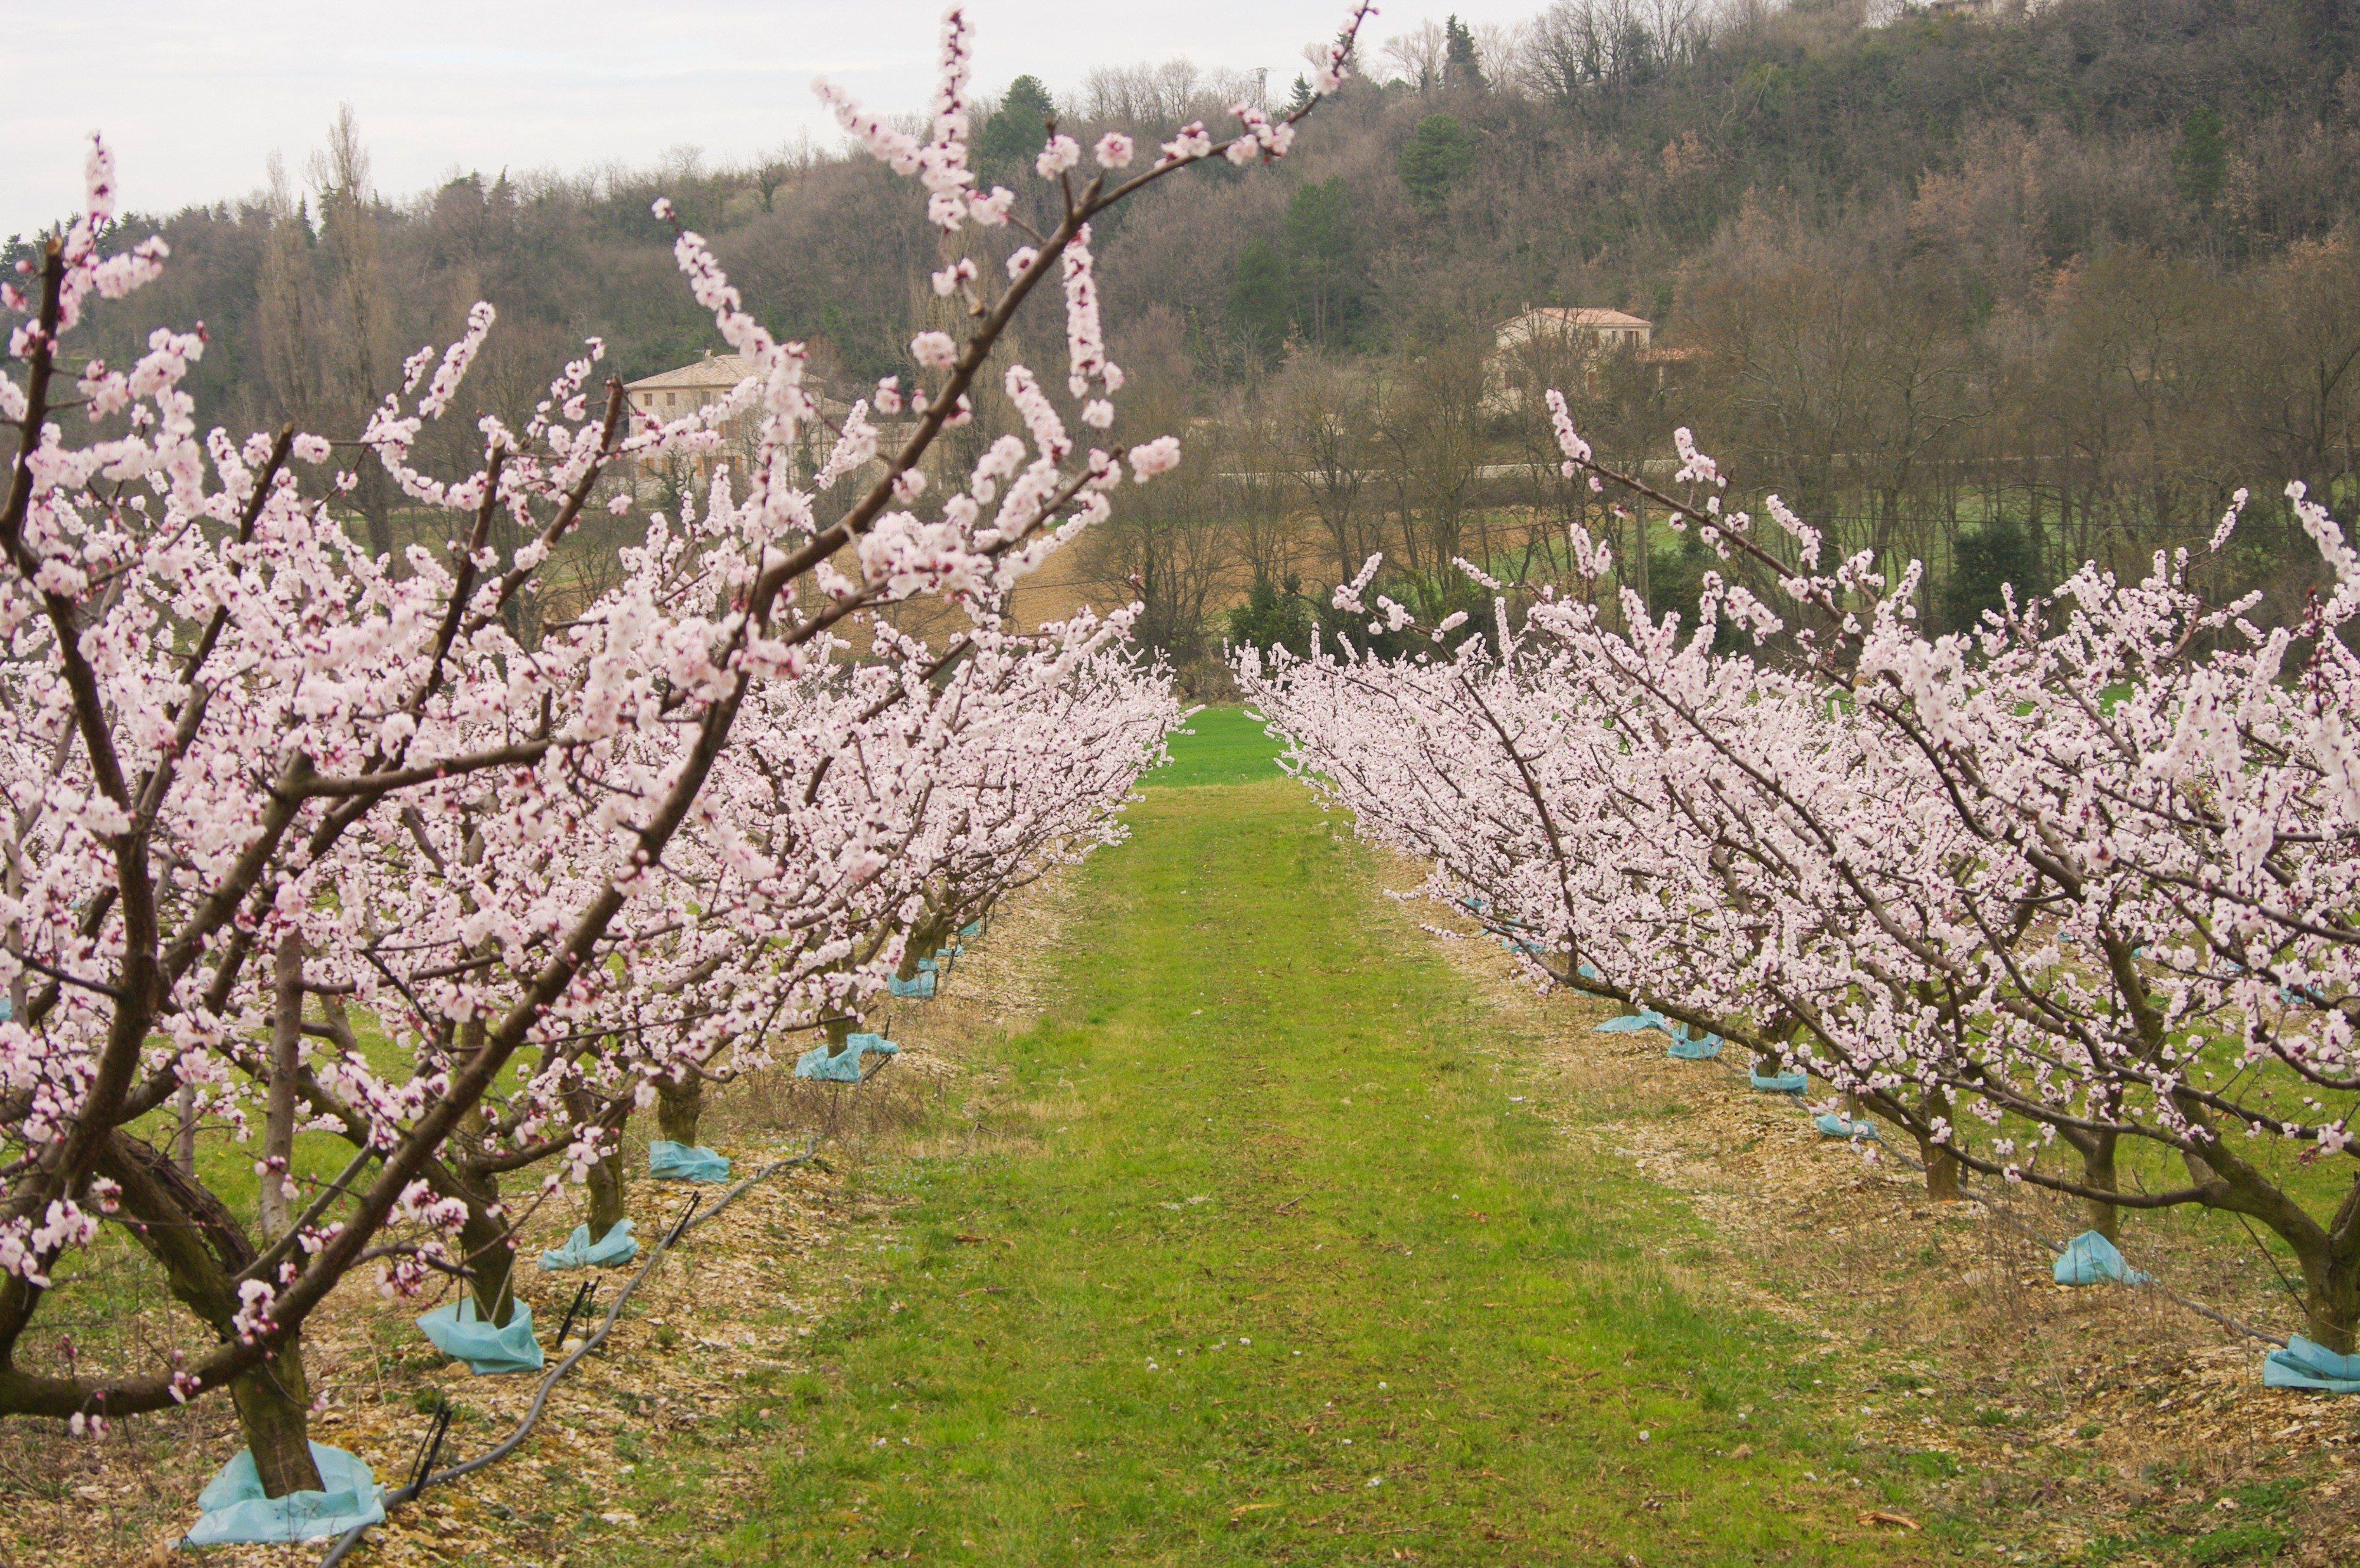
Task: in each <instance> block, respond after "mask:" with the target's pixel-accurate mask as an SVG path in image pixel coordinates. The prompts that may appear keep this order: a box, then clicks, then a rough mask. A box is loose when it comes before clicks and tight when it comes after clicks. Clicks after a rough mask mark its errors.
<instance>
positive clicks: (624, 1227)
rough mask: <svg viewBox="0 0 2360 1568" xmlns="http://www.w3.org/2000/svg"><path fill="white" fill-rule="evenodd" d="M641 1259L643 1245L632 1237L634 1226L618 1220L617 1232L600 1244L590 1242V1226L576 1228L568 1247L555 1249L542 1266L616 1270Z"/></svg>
mask: <svg viewBox="0 0 2360 1568" xmlns="http://www.w3.org/2000/svg"><path fill="white" fill-rule="evenodd" d="M638 1256H639V1243H638V1242H637V1241H635V1240H633V1239H632V1237H631V1222H630V1221H628V1220H617V1221H616V1222H615V1228H614V1229H612V1230H610V1231H608V1232H607V1233H606V1235H605V1236H603V1237H601V1238H600V1239H598V1240H596V1241H592V1240H591V1239H590V1227H589V1226H588V1225H575V1226H574V1234H573V1235H572V1236H567V1237H566V1238H565V1245H564V1246H563V1247H552V1248H551V1249H550V1250H549V1251H547V1252H544V1253H542V1254H541V1267H542V1268H543V1269H614V1268H618V1267H620V1266H621V1265H623V1264H626V1263H628V1262H629V1261H630V1260H631V1259H632V1258H637V1257H638Z"/></svg>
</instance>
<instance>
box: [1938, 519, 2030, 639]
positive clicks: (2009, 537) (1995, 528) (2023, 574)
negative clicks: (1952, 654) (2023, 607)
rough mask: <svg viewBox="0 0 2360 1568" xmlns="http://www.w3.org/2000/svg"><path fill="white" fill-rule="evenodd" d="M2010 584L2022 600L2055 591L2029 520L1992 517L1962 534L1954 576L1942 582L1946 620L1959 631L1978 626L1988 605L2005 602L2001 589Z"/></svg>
mask: <svg viewBox="0 0 2360 1568" xmlns="http://www.w3.org/2000/svg"><path fill="white" fill-rule="evenodd" d="M2008 584H2014V586H2015V588H2016V603H2017V604H2019V605H2020V604H2023V603H2024V602H2025V600H2027V598H2030V597H2031V596H2032V595H2034V594H2036V593H2047V592H2048V591H2049V583H2048V582H2047V580H2046V579H2045V578H2044V577H2043V575H2042V573H2041V570H2040V557H2039V552H2038V550H2035V549H2034V548H2033V543H2032V536H2031V535H2030V534H2029V533H2028V532H2027V531H2026V529H2025V527H2024V525H2023V524H2021V523H2018V522H2016V521H2014V520H2012V519H2011V520H2006V521H1997V522H1988V523H1985V524H1984V525H1983V527H1981V528H1977V529H1975V530H1974V531H1973V532H1972V533H1962V534H1961V535H1960V536H1959V540H1958V543H1957V544H1956V545H1955V546H1953V547H1952V549H1951V551H1950V577H1949V579H1948V580H1947V581H1946V582H1944V583H1943V584H1942V620H1943V624H1944V625H1945V626H1948V627H1949V628H1950V630H1951V631H1954V632H1965V631H1972V630H1974V628H1975V627H1976V626H1980V625H1981V624H1982V623H1983V612H1984V611H1985V610H1996V609H1998V608H1999V607H2000V605H2001V603H2002V599H2001V594H2000V590H2001V588H2002V587H2004V586H2006V585H2008Z"/></svg>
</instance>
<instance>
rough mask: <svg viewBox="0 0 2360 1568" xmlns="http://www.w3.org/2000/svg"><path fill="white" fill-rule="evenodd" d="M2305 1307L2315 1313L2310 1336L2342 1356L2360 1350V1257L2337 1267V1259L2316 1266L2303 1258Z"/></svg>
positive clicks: (2325, 1260) (2316, 1342)
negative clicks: (2335, 1261) (2335, 1262)
mask: <svg viewBox="0 0 2360 1568" xmlns="http://www.w3.org/2000/svg"><path fill="white" fill-rule="evenodd" d="M2302 1265H2303V1268H2302V1275H2303V1284H2304V1285H2305V1286H2306V1287H2307V1289H2306V1290H2304V1292H2303V1303H2302V1304H2303V1309H2304V1310H2305V1311H2306V1312H2308V1313H2309V1314H2310V1316H2311V1326H2310V1333H2309V1337H2310V1338H2311V1341H2312V1342H2313V1343H2314V1344H2318V1345H2325V1346H2326V1347H2327V1348H2328V1349H2330V1350H2332V1351H2333V1352H2335V1353H2336V1354H2337V1355H2338V1356H2350V1355H2352V1354H2353V1353H2354V1352H2355V1351H2360V1258H2351V1259H2347V1260H2346V1261H2345V1262H2344V1266H2343V1267H2342V1268H2337V1267H2336V1266H2335V1264H2334V1262H2333V1259H2322V1260H2320V1262H2319V1264H2318V1266H2317V1267H2316V1268H2314V1267H2313V1265H2312V1262H2311V1259H2309V1258H2304V1259H2303V1260H2302Z"/></svg>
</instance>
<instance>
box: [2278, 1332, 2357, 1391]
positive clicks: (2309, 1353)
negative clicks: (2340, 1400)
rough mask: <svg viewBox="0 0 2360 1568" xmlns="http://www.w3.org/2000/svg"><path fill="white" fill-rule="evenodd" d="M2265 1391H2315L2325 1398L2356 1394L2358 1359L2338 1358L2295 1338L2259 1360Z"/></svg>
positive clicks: (2290, 1336) (2321, 1346)
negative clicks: (2332, 1395)
mask: <svg viewBox="0 0 2360 1568" xmlns="http://www.w3.org/2000/svg"><path fill="white" fill-rule="evenodd" d="M2262 1387H2263V1388H2317V1389H2319V1390H2320V1391H2321V1392H2322V1393H2327V1394H2360V1356H2338V1355H2336V1354H2335V1352H2333V1351H2332V1350H2330V1349H2328V1348H2327V1346H2325V1345H2314V1344H2313V1343H2311V1341H2310V1340H2307V1339H2305V1338H2303V1337H2302V1335H2300V1334H2289V1335H2287V1347H2286V1348H2285V1349H2284V1350H2273V1351H2271V1352H2270V1353H2269V1354H2268V1355H2267V1356H2263V1357H2262Z"/></svg>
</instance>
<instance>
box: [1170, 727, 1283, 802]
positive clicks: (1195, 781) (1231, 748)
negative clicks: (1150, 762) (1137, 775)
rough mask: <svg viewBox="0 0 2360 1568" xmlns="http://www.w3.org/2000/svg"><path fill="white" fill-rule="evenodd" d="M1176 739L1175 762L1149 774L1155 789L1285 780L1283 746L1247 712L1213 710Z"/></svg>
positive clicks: (1174, 745) (1173, 746)
mask: <svg viewBox="0 0 2360 1568" xmlns="http://www.w3.org/2000/svg"><path fill="white" fill-rule="evenodd" d="M1188 729H1189V731H1190V732H1193V733H1188V734H1183V735H1178V736H1176V737H1175V738H1174V740H1173V742H1172V760H1171V762H1170V763H1168V764H1167V765H1165V766H1164V767H1163V768H1157V769H1156V770H1155V771H1154V772H1153V773H1151V774H1149V775H1148V776H1147V777H1146V779H1144V780H1142V782H1143V783H1145V784H1146V785H1147V786H1148V787H1150V788H1156V787H1164V788H1174V787H1177V788H1182V789H1185V788H1187V787H1189V786H1192V785H1200V784H1255V783H1260V782H1262V781H1264V780H1266V779H1275V778H1278V777H1279V770H1278V753H1279V744H1278V742H1276V741H1274V740H1273V739H1271V738H1270V736H1268V735H1264V734H1263V733H1262V721H1261V720H1260V719H1254V718H1249V717H1247V716H1246V711H1245V710H1244V709H1243V708H1207V709H1206V710H1205V711H1204V712H1202V713H1198V714H1197V715H1196V717H1195V718H1193V719H1190V720H1189V721H1188Z"/></svg>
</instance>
